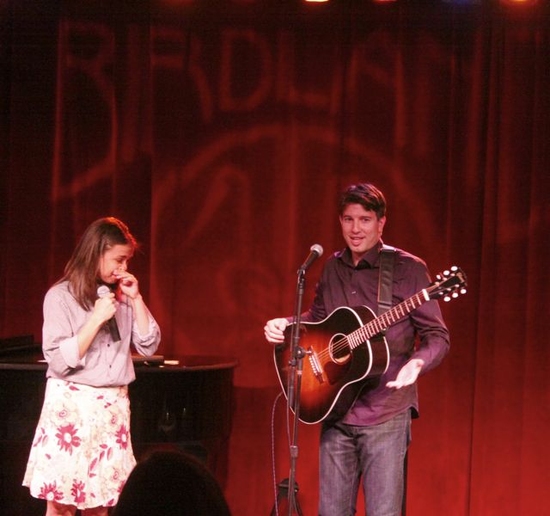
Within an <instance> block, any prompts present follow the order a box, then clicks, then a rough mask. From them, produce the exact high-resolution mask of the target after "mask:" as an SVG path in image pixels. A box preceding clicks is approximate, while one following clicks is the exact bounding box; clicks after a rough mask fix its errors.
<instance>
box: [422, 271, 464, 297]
mask: <svg viewBox="0 0 550 516" xmlns="http://www.w3.org/2000/svg"><path fill="white" fill-rule="evenodd" d="M466 287H467V282H466V274H465V273H464V271H463V270H462V269H461V268H460V267H457V266H456V265H453V266H452V267H451V268H450V269H448V270H446V271H443V272H440V273H439V274H438V275H437V276H436V277H435V281H434V282H433V283H432V284H431V285H430V286H429V287H428V288H427V289H426V290H427V292H428V295H429V296H430V299H439V298H443V301H450V300H451V299H455V298H457V297H458V296H459V295H460V294H466Z"/></svg>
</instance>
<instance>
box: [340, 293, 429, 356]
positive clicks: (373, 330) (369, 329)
mask: <svg viewBox="0 0 550 516" xmlns="http://www.w3.org/2000/svg"><path fill="white" fill-rule="evenodd" d="M429 300H430V296H429V295H428V292H427V290H426V289H424V290H421V291H420V292H418V293H417V294H415V295H414V296H412V297H409V298H408V299H405V301H402V302H401V303H399V304H398V305H395V306H394V307H392V308H390V309H389V310H388V311H387V312H384V313H383V314H382V315H380V316H379V317H377V318H376V319H373V320H372V321H369V322H368V323H367V324H365V325H364V326H361V327H360V328H358V329H357V330H355V331H353V332H351V333H350V334H348V336H347V339H348V345H349V347H350V348H351V349H355V348H356V347H358V346H360V345H361V344H362V343H363V342H365V341H366V340H368V339H370V338H371V337H374V336H375V335H378V334H379V333H382V332H383V331H384V330H386V329H387V328H389V327H390V326H391V325H393V324H395V323H396V322H397V321H399V320H401V319H403V318H404V317H406V316H407V315H409V314H410V313H411V312H412V311H413V310H416V309H417V308H418V307H419V306H420V305H423V304H424V303H425V302H426V301H429Z"/></svg>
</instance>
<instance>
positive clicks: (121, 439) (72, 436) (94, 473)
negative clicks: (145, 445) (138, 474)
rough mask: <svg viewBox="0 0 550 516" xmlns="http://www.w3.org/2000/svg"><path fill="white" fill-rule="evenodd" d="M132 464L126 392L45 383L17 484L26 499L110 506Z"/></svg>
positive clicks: (80, 506) (53, 381) (60, 382)
mask: <svg viewBox="0 0 550 516" xmlns="http://www.w3.org/2000/svg"><path fill="white" fill-rule="evenodd" d="M135 464H136V461H135V458H134V454H133V450H132V443H131V440H130V400H129V398H128V387H126V386H124V387H91V386H88V385H81V384H77V383H71V382H66V381H64V380H57V379H53V378H49V379H48V381H47V385H46V394H45V397H44V405H43V407H42V413H41V414H40V419H39V421H38V426H37V428H36V433H35V436H34V441H33V444H32V448H31V452H30V456H29V461H28V463H27V470H26V472H25V477H24V479H23V485H24V486H27V487H29V489H30V493H31V495H32V496H34V497H35V498H40V499H43V500H49V501H56V502H58V503H62V504H66V505H73V506H76V507H77V508H78V509H91V508H93V507H99V506H103V507H111V506H114V505H115V504H116V502H117V500H118V497H119V494H120V491H121V490H122V487H123V485H124V483H125V482H126V479H127V478H128V475H129V474H130V472H131V471H132V469H133V468H134V466H135Z"/></svg>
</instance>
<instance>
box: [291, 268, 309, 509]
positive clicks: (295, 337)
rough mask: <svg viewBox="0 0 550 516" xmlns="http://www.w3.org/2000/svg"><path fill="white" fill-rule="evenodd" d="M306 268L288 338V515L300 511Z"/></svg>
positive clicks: (301, 271) (300, 271)
mask: <svg viewBox="0 0 550 516" xmlns="http://www.w3.org/2000/svg"><path fill="white" fill-rule="evenodd" d="M305 273H306V268H305V267H300V269H298V281H297V285H296V300H295V309H294V325H293V327H292V332H291V339H290V368H289V375H288V406H289V408H291V409H292V411H293V412H294V420H293V430H292V436H291V442H290V474H289V480H288V516H292V514H293V513H292V511H293V510H295V511H296V512H297V514H299V515H301V514H302V512H301V510H300V507H299V505H298V503H297V500H296V493H297V491H298V487H297V485H296V480H295V479H296V462H297V459H298V423H299V417H300V393H301V387H302V372H303V359H304V357H305V356H306V354H307V352H306V351H304V349H303V348H302V347H300V318H301V313H302V299H303V297H304V286H305Z"/></svg>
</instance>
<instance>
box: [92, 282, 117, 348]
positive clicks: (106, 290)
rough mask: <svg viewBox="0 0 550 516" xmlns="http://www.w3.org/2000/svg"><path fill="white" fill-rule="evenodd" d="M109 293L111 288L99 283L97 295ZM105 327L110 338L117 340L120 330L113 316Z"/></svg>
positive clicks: (103, 295) (101, 295) (102, 295)
mask: <svg viewBox="0 0 550 516" xmlns="http://www.w3.org/2000/svg"><path fill="white" fill-rule="evenodd" d="M110 293H111V289H110V288H109V287H108V286H107V285H100V286H99V287H97V297H105V296H108V295H109V294H110ZM105 324H106V325H107V328H109V333H110V334H111V338H112V339H113V340H114V341H115V342H118V341H119V340H120V332H119V331H118V324H117V323H116V319H115V316H114V315H113V317H111V318H110V319H109V320H108V321H107V322H106V323H105Z"/></svg>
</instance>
